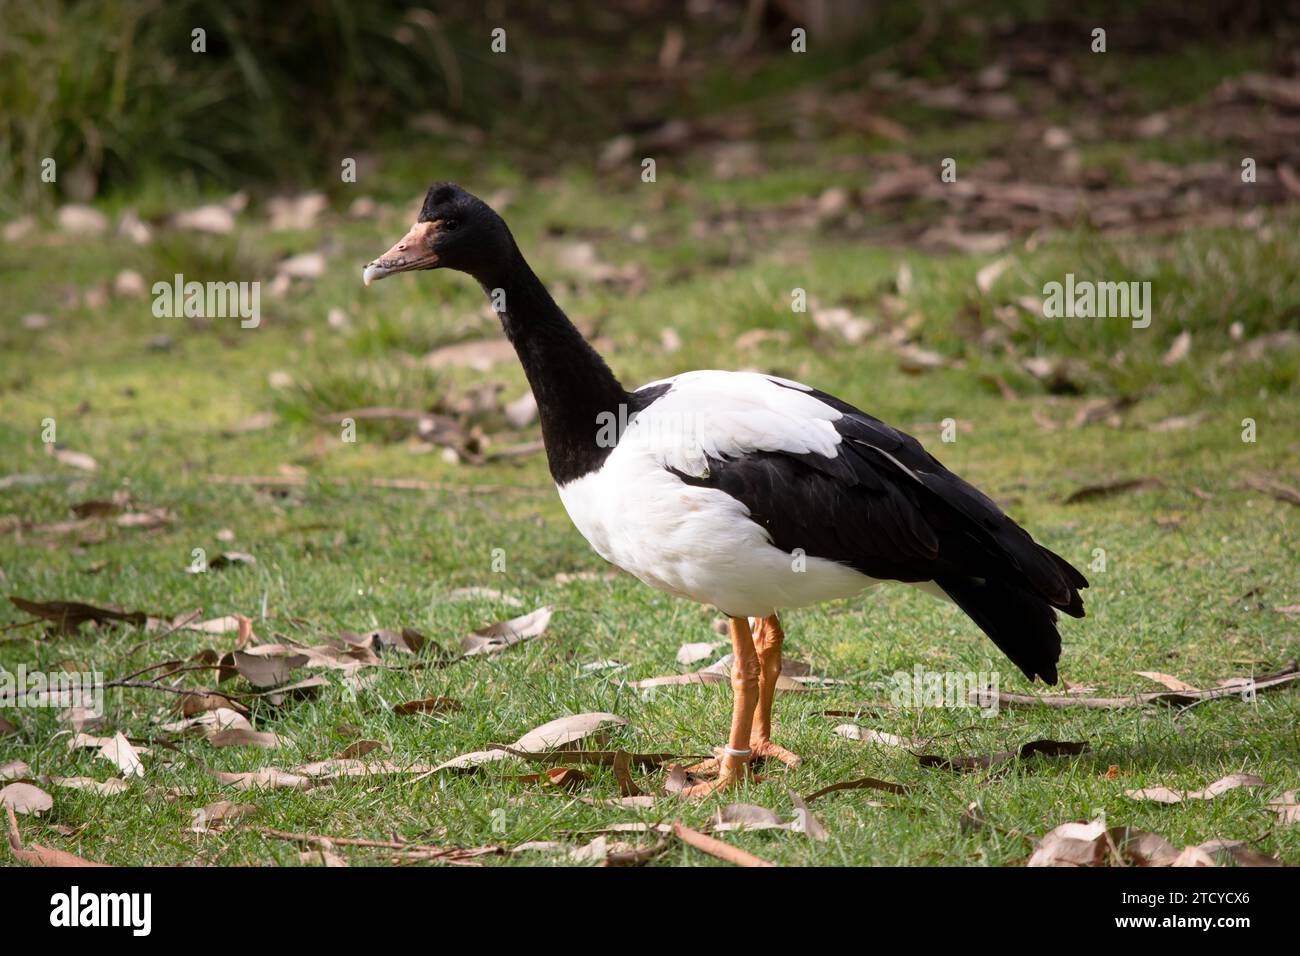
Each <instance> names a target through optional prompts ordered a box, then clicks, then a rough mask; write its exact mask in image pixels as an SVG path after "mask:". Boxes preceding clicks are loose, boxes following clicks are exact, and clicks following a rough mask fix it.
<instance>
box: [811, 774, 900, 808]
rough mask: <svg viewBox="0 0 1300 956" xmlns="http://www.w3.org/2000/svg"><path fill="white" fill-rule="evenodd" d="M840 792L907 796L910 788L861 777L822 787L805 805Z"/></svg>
mask: <svg viewBox="0 0 1300 956" xmlns="http://www.w3.org/2000/svg"><path fill="white" fill-rule="evenodd" d="M840 790H883V791H884V792H885V793H896V794H900V795H901V794H906V793H908V792H909V791H908V788H907V787H906V786H905V785H903V784H901V783H892V782H890V781H888V780H880V779H878V778H876V777H859V778H858V779H856V780H842V781H840V782H839V783H832V784H830V785H829V786H825V787H822V788H821V789H820V790H817V791H814V792H813V793H810V794H808V796H807V797H805V798H804V802H805V803H812V802H813V801H814V800H816V799H818V798H819V797H824V796H826V794H828V793H836V792H838V791H840Z"/></svg>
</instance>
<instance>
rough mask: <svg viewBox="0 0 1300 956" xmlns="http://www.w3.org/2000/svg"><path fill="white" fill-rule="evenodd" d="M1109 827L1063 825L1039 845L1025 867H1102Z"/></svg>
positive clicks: (1095, 824)
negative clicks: (1107, 828)
mask: <svg viewBox="0 0 1300 956" xmlns="http://www.w3.org/2000/svg"><path fill="white" fill-rule="evenodd" d="M1105 836H1106V824H1104V823H1102V822H1101V821H1099V820H1094V821H1093V822H1091V823H1075V822H1071V823H1063V824H1061V825H1060V826H1058V827H1056V828H1055V829H1053V830H1051V831H1050V832H1048V833H1047V834H1046V835H1045V836H1044V837H1043V838H1042V840H1040V841H1039V843H1038V848H1037V849H1036V850H1034V852H1033V854H1032V855H1031V856H1030V857H1029V861H1028V862H1027V863H1026V864H1025V865H1026V866H1035V867H1037V866H1100V865H1101V864H1102V861H1103V860H1104V859H1105V854H1106V842H1105V839H1104V837H1105Z"/></svg>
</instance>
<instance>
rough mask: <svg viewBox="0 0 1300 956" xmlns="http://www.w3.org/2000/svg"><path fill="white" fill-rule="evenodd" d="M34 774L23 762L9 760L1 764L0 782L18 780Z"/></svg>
mask: <svg viewBox="0 0 1300 956" xmlns="http://www.w3.org/2000/svg"><path fill="white" fill-rule="evenodd" d="M31 772H32V768H31V767H29V766H27V764H26V763H25V762H24V761H22V760H9V761H7V762H5V763H0V780H17V779H18V778H19V777H25V776H27V775H28V774H29V773H31Z"/></svg>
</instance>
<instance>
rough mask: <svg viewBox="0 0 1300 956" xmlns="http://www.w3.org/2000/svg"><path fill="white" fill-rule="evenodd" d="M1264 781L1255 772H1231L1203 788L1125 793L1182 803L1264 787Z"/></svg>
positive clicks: (1148, 799)
mask: <svg viewBox="0 0 1300 956" xmlns="http://www.w3.org/2000/svg"><path fill="white" fill-rule="evenodd" d="M1262 786H1265V783H1264V781H1263V780H1262V779H1261V778H1259V777H1257V776H1255V775H1254V774H1253V773H1230V774H1228V776H1226V777H1222V778H1220V779H1218V780H1216V781H1214V783H1212V784H1210V785H1209V786H1208V787H1205V788H1204V789H1203V790H1170V789H1169V788H1168V787H1147V788H1145V789H1142V790H1125V791H1124V795H1125V796H1126V797H1131V798H1132V799H1134V800H1146V801H1149V802H1152V803H1182V802H1183V801H1184V800H1213V799H1214V798H1215V797H1217V796H1220V795H1221V794H1224V793H1227V792H1228V791H1229V790H1235V789H1237V788H1238V787H1262Z"/></svg>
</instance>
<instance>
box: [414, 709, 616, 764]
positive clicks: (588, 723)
mask: <svg viewBox="0 0 1300 956" xmlns="http://www.w3.org/2000/svg"><path fill="white" fill-rule="evenodd" d="M626 724H627V720H626V719H625V718H623V717H619V716H618V715H617V714H607V713H603V712H594V713H587V714H571V715H569V716H567V717H559V718H557V719H555V720H551V721H548V722H547V723H544V724H542V725H541V726H540V727H536V728H534V729H532V730H530V731H529V732H528V733H526V734H524V735H523V736H522V737H520V738H519V739H518V740H516V741H515V742H514V743H513V744H510V745H509V746H508V747H499V748H497V749H493V750H476V751H474V752H472V753H467V754H461V755H460V756H459V757H453V758H452V759H450V760H447V761H445V762H443V763H441V764H439V765H438V766H436V767H434V768H433V770H434V771H435V772H436V771H439V770H470V769H473V768H475V767H480V766H482V765H483V764H486V763H494V762H496V761H499V760H505V759H507V758H508V757H510V756H511V751H516V752H518V753H520V754H539V753H542V752H544V751H548V750H555V749H561V750H563V749H574V748H573V747H572V745H573V744H576V743H577V742H578V741H580V740H584V739H586V738H588V737H592V736H597V735H600V734H601V731H603V730H605V728H607V727H610V726H624V725H626Z"/></svg>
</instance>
